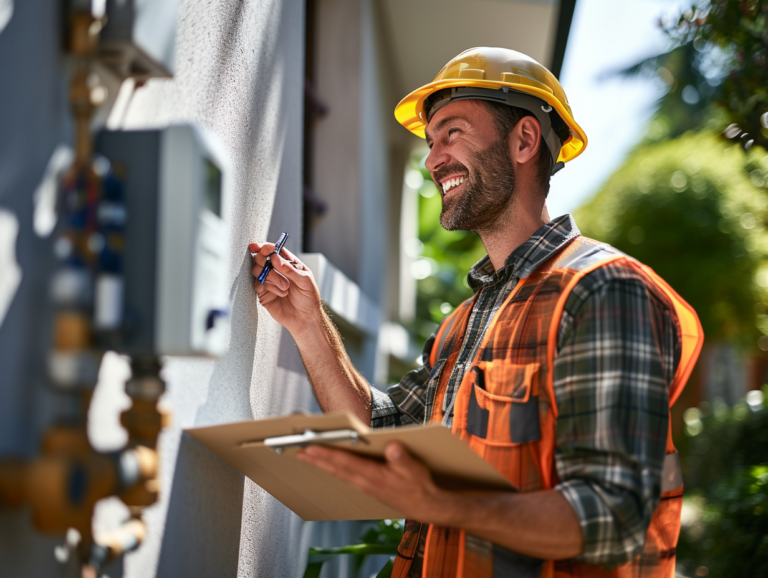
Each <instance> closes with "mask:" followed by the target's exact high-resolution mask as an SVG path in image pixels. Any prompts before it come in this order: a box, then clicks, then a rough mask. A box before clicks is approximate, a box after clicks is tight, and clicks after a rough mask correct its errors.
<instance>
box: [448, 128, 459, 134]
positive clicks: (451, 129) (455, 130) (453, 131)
mask: <svg viewBox="0 0 768 578" xmlns="http://www.w3.org/2000/svg"><path fill="white" fill-rule="evenodd" d="M455 132H459V129H457V128H449V129H448V136H451V135H452V134H453V133H455Z"/></svg>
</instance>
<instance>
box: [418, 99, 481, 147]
mask: <svg viewBox="0 0 768 578" xmlns="http://www.w3.org/2000/svg"><path fill="white" fill-rule="evenodd" d="M478 104H479V102H478V101H477V100H475V99H462V100H455V101H452V102H448V103H446V104H444V105H443V106H441V107H440V108H439V109H438V110H437V111H435V112H434V113H433V114H432V115H431V116H430V118H429V122H428V123H427V128H426V130H425V133H426V135H427V138H429V135H430V133H434V132H437V131H438V130H439V129H440V127H441V126H442V125H443V124H445V123H446V122H447V121H449V120H452V119H455V118H460V119H463V120H467V121H469V120H471V116H472V114H473V111H472V109H473V108H474V107H475V106H477V105H478ZM430 129H431V130H430Z"/></svg>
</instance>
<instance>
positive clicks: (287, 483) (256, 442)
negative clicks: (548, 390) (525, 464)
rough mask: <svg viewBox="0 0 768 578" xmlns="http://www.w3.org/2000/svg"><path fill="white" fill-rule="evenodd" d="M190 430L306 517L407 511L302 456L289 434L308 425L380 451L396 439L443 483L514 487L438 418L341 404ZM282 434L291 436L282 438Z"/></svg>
mask: <svg viewBox="0 0 768 578" xmlns="http://www.w3.org/2000/svg"><path fill="white" fill-rule="evenodd" d="M184 431H185V432H186V433H188V434H189V435H190V436H192V437H193V438H194V439H196V440H197V441H198V442H200V443H201V444H203V445H204V446H205V447H207V448H208V449H209V450H210V451H212V452H213V453H214V454H216V455H217V456H219V457H220V458H221V459H222V460H224V461H225V462H227V463H228V464H229V465H230V466H232V467H233V468H235V469H236V470H238V471H239V472H241V473H242V474H243V475H245V476H247V477H248V478H250V479H251V480H252V481H253V482H255V483H256V484H258V485H259V486H261V487H262V488H264V489H265V490H266V491H267V492H269V493H270V494H271V495H272V496H274V497H275V498H276V499H277V500H279V501H280V502H282V503H283V504H284V505H285V506H287V507H288V508H290V509H291V510H292V511H293V512H295V513H296V514H298V515H299V516H300V517H301V518H302V519H304V520H306V521H316V520H378V519H382V518H404V517H405V516H404V515H403V514H402V513H401V512H398V511H397V510H395V509H394V508H391V507H390V506H387V505H385V504H382V503H381V502H379V501H378V500H376V499H375V498H374V497H372V496H370V495H368V494H366V493H364V492H362V491H360V490H358V489H357V488H355V487H354V486H352V485H351V484H349V483H347V482H345V481H343V480H340V479H338V478H336V477H334V476H332V475H330V474H328V473H326V472H325V471H323V470H321V469H319V468H317V467H315V466H312V465H310V464H308V463H306V462H303V461H301V460H299V459H298V458H297V457H296V454H297V453H298V451H299V449H300V446H301V444H300V443H297V442H296V441H295V440H296V439H298V438H295V437H288V438H286V437H285V436H302V435H305V436H306V435H307V432H314V434H309V435H310V436H311V435H316V434H321V433H326V434H327V433H329V432H330V434H331V437H333V436H336V435H337V434H338V435H340V437H341V438H344V441H335V442H334V441H331V442H322V443H327V445H332V446H336V447H340V448H343V449H345V450H348V451H351V452H355V453H358V454H361V455H366V456H369V457H372V458H375V459H383V455H384V447H385V446H386V445H387V444H388V443H389V442H391V441H395V440H397V441H399V442H401V443H402V444H403V445H404V446H405V447H406V448H407V449H408V451H410V452H411V453H412V454H413V455H414V456H415V457H417V458H419V459H420V460H422V461H423V462H424V463H425V464H426V465H427V467H429V469H430V471H431V472H432V475H433V477H434V479H435V481H436V483H437V484H438V485H440V486H442V487H445V488H450V489H487V490H502V491H503V490H506V491H514V490H515V487H514V486H513V485H512V484H511V483H510V482H509V481H508V480H507V479H506V478H505V477H504V476H502V475H501V473H499V471H498V470H496V469H495V468H494V467H493V466H492V465H490V464H489V463H488V462H486V461H485V460H483V459H482V458H481V457H480V456H479V455H477V454H476V453H475V452H474V451H472V449H471V448H470V447H469V446H468V445H467V444H466V443H465V442H463V441H462V440H461V439H460V438H459V437H457V436H455V435H453V434H452V433H451V431H450V430H449V429H448V428H446V427H443V426H441V425H438V424H432V425H428V426H423V427H422V426H405V427H400V428H387V429H377V430H371V429H370V428H368V427H367V426H366V425H365V424H363V423H362V422H361V421H360V420H359V419H358V418H357V417H356V416H354V415H353V414H352V413H349V412H335V413H328V414H291V415H287V416H283V417H275V418H268V419H260V420H251V421H241V422H235V423H228V424H222V425H215V426H209V427H198V428H191V429H186V430H184ZM341 432H343V433H341ZM276 438H277V441H276V442H275V439H276ZM265 440H267V443H265ZM281 440H287V443H285V444H283V445H281V444H282V443H283V442H282V441H281ZM291 442H293V443H291ZM312 443H314V442H312ZM268 444H271V446H270V445H268ZM403 491H408V490H407V488H403Z"/></svg>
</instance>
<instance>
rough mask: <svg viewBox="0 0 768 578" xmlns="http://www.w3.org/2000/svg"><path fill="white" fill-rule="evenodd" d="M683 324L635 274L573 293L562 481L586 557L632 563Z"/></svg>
mask: <svg viewBox="0 0 768 578" xmlns="http://www.w3.org/2000/svg"><path fill="white" fill-rule="evenodd" d="M678 359H679V339H678V337H677V328H676V326H675V324H674V321H673V320H672V317H671V314H670V312H669V310H668V308H667V307H666V305H665V304H664V303H662V302H661V301H660V300H658V299H657V298H656V297H655V296H654V295H653V294H652V293H651V292H650V291H649V290H648V289H647V288H646V286H645V283H644V281H643V280H642V279H641V278H640V277H639V276H637V274H635V273H633V272H630V271H627V270H626V269H623V268H620V267H617V266H613V267H612V266H610V265H609V266H606V267H602V268H600V269H597V270H596V271H594V272H593V273H590V274H589V275H587V276H585V277H584V279H582V280H581V281H580V282H579V283H578V284H577V285H576V287H574V290H573V292H572V294H571V295H570V296H569V298H568V300H567V302H566V307H565V311H564V313H563V319H562V320H561V324H560V328H559V335H558V353H557V355H556V357H555V361H554V366H553V372H554V373H553V385H554V392H555V397H556V402H557V407H558V419H557V433H556V435H557V439H556V452H555V465H556V468H557V473H558V476H559V478H560V484H559V485H558V486H557V487H556V489H557V490H559V491H560V492H561V493H562V494H563V496H564V497H565V498H566V499H567V500H568V502H569V503H570V504H571V506H572V507H573V509H574V510H575V512H576V514H577V516H578V518H579V521H580V523H581V529H582V532H583V536H584V551H583V552H582V553H581V554H580V555H579V556H578V557H577V559H579V560H580V561H582V562H585V563H588V564H595V565H598V566H602V567H604V568H613V567H616V566H619V565H621V564H623V563H625V562H628V561H630V560H632V559H633V558H634V557H635V556H636V555H637V554H639V553H640V552H641V551H642V549H643V546H644V544H645V535H646V532H647V529H648V526H649V524H650V521H651V517H652V515H653V512H654V510H655V509H656V506H657V505H658V503H659V500H660V496H661V472H662V468H663V465H664V456H665V453H666V439H667V428H668V415H669V390H668V387H669V384H670V383H671V380H672V376H673V375H674V369H675V365H676V362H677V360H678Z"/></svg>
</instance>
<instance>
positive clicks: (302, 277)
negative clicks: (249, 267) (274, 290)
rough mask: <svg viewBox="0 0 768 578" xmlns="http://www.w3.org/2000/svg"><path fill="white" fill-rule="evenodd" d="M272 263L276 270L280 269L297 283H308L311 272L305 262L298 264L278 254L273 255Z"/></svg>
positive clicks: (281, 272)
mask: <svg viewBox="0 0 768 578" xmlns="http://www.w3.org/2000/svg"><path fill="white" fill-rule="evenodd" d="M272 265H273V266H274V268H275V271H278V272H279V273H280V274H281V275H284V276H285V277H287V278H288V279H289V280H290V281H293V282H295V283H306V278H307V277H308V276H309V274H310V273H309V269H307V268H306V266H305V265H304V264H303V263H301V262H298V264H297V265H294V264H292V263H290V262H289V261H287V260H286V259H283V258H282V257H279V256H277V255H272Z"/></svg>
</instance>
